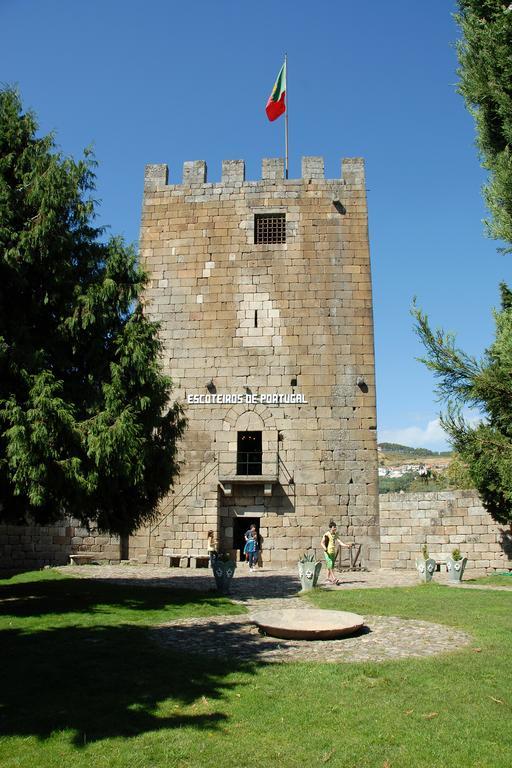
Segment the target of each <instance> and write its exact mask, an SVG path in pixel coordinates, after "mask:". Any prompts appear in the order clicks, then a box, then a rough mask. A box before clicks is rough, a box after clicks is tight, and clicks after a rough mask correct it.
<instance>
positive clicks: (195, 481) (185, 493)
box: [149, 456, 217, 536]
mask: <svg viewBox="0 0 512 768" xmlns="http://www.w3.org/2000/svg"><path fill="white" fill-rule="evenodd" d="M216 466H217V457H216V456H215V457H214V458H213V459H212V461H211V462H210V464H205V465H204V466H203V467H201V468H200V470H199V472H198V473H197V474H196V475H195V476H194V477H193V478H192V479H191V480H189V481H188V483H187V485H185V487H184V488H182V489H181V491H180V493H179V494H178V495H177V496H176V497H174V496H173V497H171V499H169V501H168V502H167V504H166V505H165V506H164V507H163V509H162V512H165V511H166V509H168V507H171V509H170V510H169V512H168V513H167V514H166V515H165V516H164V517H161V518H159V520H158V522H157V523H156V525H155V526H154V527H153V528H150V529H149V535H150V536H152V535H153V533H154V532H155V531H156V530H158V528H160V526H161V525H162V523H163V522H165V520H167V518H168V517H169V516H170V515H172V514H173V512H174V511H175V510H176V507H178V506H179V505H180V504H181V503H182V502H183V501H185V499H187V498H188V497H189V496H190V495H191V494H192V493H193V492H194V491H195V490H196V488H197V487H198V486H199V485H201V484H202V483H204V481H205V480H206V478H207V477H209V475H211V473H212V472H213V470H214V469H215V468H216ZM201 475H203V476H202V477H201ZM189 486H191V487H190V488H189Z"/></svg>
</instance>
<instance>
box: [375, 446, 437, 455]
mask: <svg viewBox="0 0 512 768" xmlns="http://www.w3.org/2000/svg"><path fill="white" fill-rule="evenodd" d="M378 446H379V448H380V449H381V450H383V451H385V452H386V453H403V454H406V455H407V456H451V455H452V452H451V451H429V449H428V448H411V447H410V446H408V445H400V443H378Z"/></svg>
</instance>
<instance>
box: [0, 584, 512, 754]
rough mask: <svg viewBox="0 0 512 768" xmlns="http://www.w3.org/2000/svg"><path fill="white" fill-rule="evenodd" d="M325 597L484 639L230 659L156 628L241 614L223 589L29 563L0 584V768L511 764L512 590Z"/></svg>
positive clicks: (434, 589)
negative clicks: (424, 652) (180, 645)
mask: <svg viewBox="0 0 512 768" xmlns="http://www.w3.org/2000/svg"><path fill="white" fill-rule="evenodd" d="M312 599H313V600H314V602H315V603H316V604H317V605H318V606H321V607H325V608H333V609H342V610H355V611H358V612H360V613H363V614H384V615H394V616H402V617H406V618H421V619H424V620H431V621H435V622H439V623H446V624H450V625H452V626H457V627H461V628H464V629H466V630H468V631H469V632H471V633H472V634H473V636H474V638H475V642H474V644H473V645H472V646H470V647H469V648H466V649H464V650H460V651H458V652H455V653H453V654H445V655H443V656H437V657H433V658H430V659H424V660H421V659H416V660H410V661H402V662H386V663H373V664H369V663H364V664H363V663H359V664H335V663H331V664H312V663H310V664H305V663H301V664H282V665H265V664H262V663H259V664H258V663H252V662H245V663H243V664H238V663H237V662H236V661H235V660H231V661H230V662H217V661H213V660H212V659H205V658H201V657H198V656H194V655H192V654H191V655H181V656H179V655H176V654H173V653H171V652H169V651H166V650H164V649H162V648H159V647H158V646H156V645H155V644H154V643H153V641H152V639H151V637H150V636H149V633H148V625H152V624H156V623H159V622H162V621H166V620H169V619H170V618H172V617H175V616H197V615H201V616H207V615H209V614H214V613H227V612H232V613H233V612H239V611H240V609H239V608H238V607H236V606H232V605H230V604H229V603H228V602H227V601H226V600H224V599H222V598H217V597H215V596H209V595H194V594H191V593H183V592H182V593H174V592H172V593H170V592H169V591H168V590H164V589H155V588H148V587H146V588H143V587H137V586H133V587H131V586H129V587H116V586H115V585H104V584H100V583H99V582H95V581H93V580H90V581H88V580H82V579H80V580H75V579H69V578H63V577H62V576H60V575H58V574H54V573H53V572H51V571H50V572H44V573H43V574H29V575H27V576H25V577H24V579H23V580H21V579H16V580H14V579H12V580H9V581H4V582H0V621H1V624H0V627H1V628H2V631H1V632H0V658H1V659H2V664H1V667H0V734H1V736H0V765H1V766H2V768H35V767H36V766H38V768H39V766H44V768H57V767H58V768H62V765H64V764H67V765H70V766H73V768H85V766H88V768H89V767H90V766H94V768H118V767H119V768H121V766H123V767H124V766H130V768H139V767H140V768H142V767H144V768H164V766H165V767H166V768H196V767H197V768H202V766H205V767H206V766H208V768H211V766H212V765H217V766H222V768H231V767H233V768H234V767H235V766H239V765H246V764H248V763H249V762H251V763H257V765H258V766H264V767H265V768H266V767H270V766H271V767H272V768H273V766H283V767H284V768H295V766H297V767H298V766H301V768H302V766H304V765H310V766H323V765H326V766H328V767H329V768H430V767H431V766H432V767H434V766H436V768H437V766H445V765H446V766H448V765H452V764H455V763H457V765H464V766H466V768H477V767H478V768H510V766H511V765H512V739H511V736H510V719H511V715H512V711H511V710H512V706H511V705H512V686H511V676H512V675H511V672H510V670H511V669H512V643H511V634H512V633H511V629H512V619H511V609H512V594H508V593H505V592H492V591H480V590H456V589H450V588H448V587H443V586H440V585H435V584H432V585H424V586H418V587H411V588H401V589H398V588H396V589H382V590H354V591H346V592H344V591H343V590H337V591H330V592H320V593H315V595H314V597H313V598H312ZM191 652H193V649H192V648H191Z"/></svg>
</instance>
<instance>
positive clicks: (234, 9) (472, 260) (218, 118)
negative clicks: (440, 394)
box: [0, 0, 510, 449]
mask: <svg viewBox="0 0 512 768" xmlns="http://www.w3.org/2000/svg"><path fill="white" fill-rule="evenodd" d="M454 9H455V4H452V3H450V2H446V0H430V2H428V3H420V2H411V0H394V2H392V3H382V2H378V0H369V2H366V3H354V2H349V1H348V0H337V2H335V1H334V0H316V2H314V3H313V2H305V0H294V1H293V2H292V1H291V0H280V2H270V0H260V1H259V2H257V3H252V2H251V3H250V2H244V1H243V0H239V1H238V2H234V1H231V0H215V1H213V0H209V1H208V0H199V1H197V0H196V1H195V2H188V3H185V2H180V1H179V0H176V1H175V2H169V0H145V1H144V2H143V1H142V0H88V2H87V3H83V2H79V1H78V0H74V1H73V0H69V1H68V2H64V0H0V27H1V28H2V30H3V35H2V48H1V49H0V80H1V81H2V82H4V83H8V84H16V85H17V86H18V87H19V89H20V92H21V95H22V98H23V101H24V104H25V105H26V106H27V107H31V108H32V109H33V110H34V111H35V112H36V114H37V115H38V118H39V124H40V127H41V130H42V131H43V132H48V131H50V130H53V131H55V133H56V137H57V141H58V144H59V146H60V148H61V150H62V152H63V153H65V154H71V155H74V156H75V157H78V155H79V154H80V153H81V151H82V150H83V148H84V147H85V146H88V145H92V146H93V147H94V151H95V153H96V156H97V159H98V161H99V168H98V180H97V198H98V199H99V200H101V208H100V217H99V221H100V223H102V224H108V225H110V227H111V231H112V232H113V233H120V234H123V235H124V236H125V237H126V239H127V240H129V241H136V240H137V237H138V228H139V218H140V206H141V195H142V181H143V170H144V164H145V163H150V162H153V163H158V162H166V163H168V164H169V168H170V176H171V181H173V182H177V181H179V179H180V174H181V167H182V163H183V161H184V160H195V159H204V160H206V161H207V164H208V176H209V180H211V181H216V180H218V179H219V177H220V167H221V161H222V159H237V158H243V159H245V161H246V173H247V178H249V179H256V178H259V176H260V167H261V158H262V157H273V156H278V155H281V154H283V125H282V119H280V120H278V121H276V123H272V124H270V123H269V122H268V121H267V119H266V117H265V113H264V107H265V103H266V100H267V98H268V95H269V93H270V90H271V88H272V85H273V82H274V79H275V77H276V75H277V73H278V71H279V68H280V66H281V63H282V60H283V56H284V52H285V51H287V53H288V61H289V71H288V95H289V125H290V177H298V176H300V158H301V156H302V155H323V156H324V157H325V164H326V175H327V176H328V177H330V178H336V177H337V176H338V175H339V166H340V158H341V157H343V156H346V157H350V156H363V157H365V159H366V169H367V184H368V205H369V216H370V238H371V256H372V271H373V291H374V308H375V346H376V366H377V398H378V426H379V440H381V441H382V440H392V441H397V442H406V443H408V444H411V445H424V446H426V447H430V448H435V449H442V448H444V447H445V441H444V439H443V436H442V434H441V433H440V430H439V427H438V424H437V421H436V419H437V414H438V411H439V404H438V403H436V400H435V396H434V394H433V389H434V382H433V379H432V376H431V374H430V373H429V372H428V371H427V370H426V369H425V368H424V367H423V366H421V364H420V363H418V362H417V361H416V359H415V358H416V357H417V356H418V355H420V354H421V347H420V346H419V343H418V341H417V339H416V337H415V335H414V333H413V329H412V320H411V317H410V314H409V309H410V305H411V301H412V298H413V296H417V298H418V303H419V305H420V306H421V307H422V308H423V309H424V310H426V311H427V312H428V314H429V315H430V317H431V319H432V322H433V324H434V325H436V326H438V325H440V326H442V327H444V328H445V329H447V330H451V331H454V332H455V333H456V334H457V339H458V341H459V342H460V345H461V346H462V347H463V348H465V349H466V350H467V351H468V352H470V353H473V354H477V355H479V354H480V353H481V352H482V350H483V349H484V348H485V347H486V346H487V345H489V343H490V342H491V340H492V337H493V331H494V327H493V319H492V312H491V310H492V307H494V306H496V305H497V303H498V284H499V282H500V280H510V261H509V259H510V257H505V256H501V255H499V254H498V253H497V252H496V246H497V244H496V243H494V242H492V241H490V240H488V239H486V238H485V236H484V230H483V225H482V219H483V218H484V216H485V209H484V204H483V202H482V197H481V186H482V184H483V182H484V180H485V175H484V173H483V171H482V169H481V168H480V165H479V160H478V157H477V154H476V150H475V147H474V135H475V134H474V124H473V120H472V118H471V117H470V115H469V114H468V113H467V111H466V109H465V107H464V103H463V101H462V98H461V97H460V96H459V95H458V94H457V93H456V81H457V76H456V66H457V62H456V55H455V49H454V43H455V40H456V39H457V37H458V29H457V27H456V25H455V22H454V20H453V18H452V13H453V11H454Z"/></svg>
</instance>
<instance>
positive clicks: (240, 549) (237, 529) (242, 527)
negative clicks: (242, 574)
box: [233, 517, 260, 563]
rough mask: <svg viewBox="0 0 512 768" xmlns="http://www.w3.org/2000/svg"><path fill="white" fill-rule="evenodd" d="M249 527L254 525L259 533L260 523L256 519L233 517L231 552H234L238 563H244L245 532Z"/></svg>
mask: <svg viewBox="0 0 512 768" xmlns="http://www.w3.org/2000/svg"><path fill="white" fill-rule="evenodd" d="M251 525H255V526H256V530H257V531H258V532H259V529H260V521H259V519H258V518H257V517H235V518H234V520H233V551H236V559H237V561H238V562H243V563H245V555H244V547H245V532H246V531H248V530H249V528H250V527H251Z"/></svg>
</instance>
